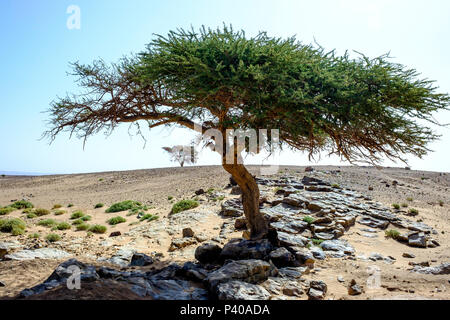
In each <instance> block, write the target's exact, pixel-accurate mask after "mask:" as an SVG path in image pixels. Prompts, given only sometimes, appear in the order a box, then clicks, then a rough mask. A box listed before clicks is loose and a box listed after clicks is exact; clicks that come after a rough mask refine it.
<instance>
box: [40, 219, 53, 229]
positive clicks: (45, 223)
mask: <svg viewBox="0 0 450 320" xmlns="http://www.w3.org/2000/svg"><path fill="white" fill-rule="evenodd" d="M55 224H56V221H55V220H53V219H45V220H41V221H39V222H38V226H42V227H52V226H54V225H55Z"/></svg>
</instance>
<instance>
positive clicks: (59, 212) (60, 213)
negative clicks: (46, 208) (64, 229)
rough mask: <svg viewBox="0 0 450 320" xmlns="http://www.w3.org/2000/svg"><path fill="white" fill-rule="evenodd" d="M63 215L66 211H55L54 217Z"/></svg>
mask: <svg viewBox="0 0 450 320" xmlns="http://www.w3.org/2000/svg"><path fill="white" fill-rule="evenodd" d="M65 213H67V211H65V210H56V211H55V216H60V215H62V214H65Z"/></svg>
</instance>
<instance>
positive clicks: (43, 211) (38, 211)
mask: <svg viewBox="0 0 450 320" xmlns="http://www.w3.org/2000/svg"><path fill="white" fill-rule="evenodd" d="M34 214H35V215H37V216H38V217H42V216H46V215H48V214H50V211H49V210H47V209H41V208H39V209H36V210H34Z"/></svg>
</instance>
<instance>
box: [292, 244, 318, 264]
mask: <svg viewBox="0 0 450 320" xmlns="http://www.w3.org/2000/svg"><path fill="white" fill-rule="evenodd" d="M294 250H295V258H296V259H297V261H298V262H299V263H300V264H302V265H306V266H308V267H314V262H315V261H316V259H315V258H314V255H313V254H312V252H311V251H310V250H308V249H306V248H294Z"/></svg>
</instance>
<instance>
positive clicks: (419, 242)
mask: <svg viewBox="0 0 450 320" xmlns="http://www.w3.org/2000/svg"><path fill="white" fill-rule="evenodd" d="M408 245H409V246H411V247H418V248H426V247H427V238H426V236H425V234H424V233H423V232H413V233H410V234H409V235H408Z"/></svg>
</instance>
